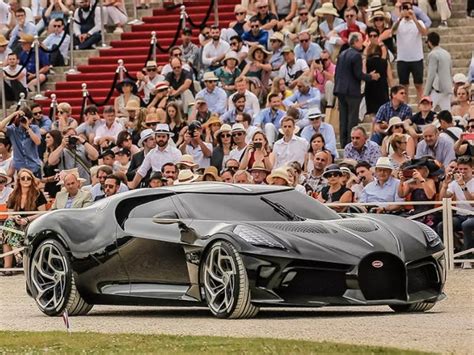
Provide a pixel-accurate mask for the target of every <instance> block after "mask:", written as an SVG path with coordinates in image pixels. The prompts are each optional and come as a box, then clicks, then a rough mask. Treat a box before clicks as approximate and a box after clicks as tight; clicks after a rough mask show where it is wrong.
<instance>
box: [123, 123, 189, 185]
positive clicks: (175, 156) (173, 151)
mask: <svg viewBox="0 0 474 355" xmlns="http://www.w3.org/2000/svg"><path fill="white" fill-rule="evenodd" d="M155 133H156V134H155V139H156V145H157V146H156V148H153V149H152V150H150V152H149V153H148V154H147V155H145V159H144V160H143V163H142V165H141V166H140V167H139V168H138V170H137V173H136V174H135V177H134V178H133V181H131V182H129V183H128V187H129V188H131V189H134V188H136V187H137V186H138V185H139V184H140V182H141V181H142V179H143V178H144V177H145V176H147V174H148V171H149V170H150V169H151V170H152V171H161V167H162V166H163V165H165V164H166V163H177V162H178V161H179V160H180V159H181V155H182V154H181V152H180V151H179V150H178V149H177V148H176V147H172V146H171V145H170V144H169V140H170V139H171V137H173V136H174V133H172V132H170V128H169V126H168V125H167V124H164V123H160V124H158V125H157V126H156V129H155Z"/></svg>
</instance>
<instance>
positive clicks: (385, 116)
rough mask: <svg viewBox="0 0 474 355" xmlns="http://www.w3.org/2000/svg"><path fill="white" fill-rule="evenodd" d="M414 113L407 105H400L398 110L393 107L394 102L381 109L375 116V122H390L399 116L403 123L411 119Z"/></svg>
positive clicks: (385, 104)
mask: <svg viewBox="0 0 474 355" xmlns="http://www.w3.org/2000/svg"><path fill="white" fill-rule="evenodd" d="M412 114H413V111H412V110H411V107H410V106H408V105H407V104H400V105H399V106H398V107H397V108H395V107H393V105H392V100H390V101H388V102H386V103H384V104H383V105H382V106H380V107H379V110H378V111H377V114H376V115H375V122H388V121H390V119H391V118H392V117H393V116H398V117H400V118H401V119H402V121H404V120H406V119H407V118H408V119H411V117H412Z"/></svg>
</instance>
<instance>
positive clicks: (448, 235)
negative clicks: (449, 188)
mask: <svg viewBox="0 0 474 355" xmlns="http://www.w3.org/2000/svg"><path fill="white" fill-rule="evenodd" d="M451 202H452V200H451V199H450V198H443V236H444V244H445V248H446V250H445V257H446V264H447V266H448V270H453V269H454V261H453V255H454V239H453V217H452V205H451Z"/></svg>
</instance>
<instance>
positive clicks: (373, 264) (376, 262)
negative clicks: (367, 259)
mask: <svg viewBox="0 0 474 355" xmlns="http://www.w3.org/2000/svg"><path fill="white" fill-rule="evenodd" d="M372 266H373V267H374V268H376V269H380V268H381V267H382V266H383V262H381V261H380V260H374V261H372Z"/></svg>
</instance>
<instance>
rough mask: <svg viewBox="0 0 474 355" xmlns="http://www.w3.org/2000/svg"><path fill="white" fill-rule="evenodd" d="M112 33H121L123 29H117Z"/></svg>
mask: <svg viewBox="0 0 474 355" xmlns="http://www.w3.org/2000/svg"><path fill="white" fill-rule="evenodd" d="M114 33H123V28H122V27H117V28H116V29H115V30H114Z"/></svg>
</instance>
